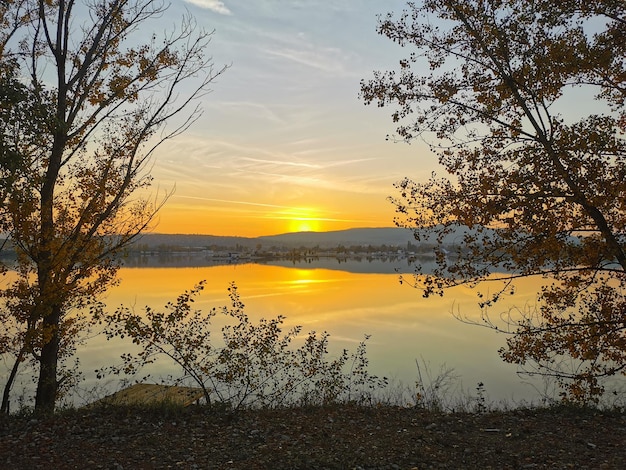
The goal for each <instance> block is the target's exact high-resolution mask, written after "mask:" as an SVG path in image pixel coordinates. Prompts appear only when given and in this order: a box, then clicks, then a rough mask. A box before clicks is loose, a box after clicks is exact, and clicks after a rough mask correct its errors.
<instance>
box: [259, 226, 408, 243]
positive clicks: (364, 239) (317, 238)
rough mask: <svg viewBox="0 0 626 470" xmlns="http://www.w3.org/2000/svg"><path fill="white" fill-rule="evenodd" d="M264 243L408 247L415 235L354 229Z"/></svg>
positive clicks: (290, 236)
mask: <svg viewBox="0 0 626 470" xmlns="http://www.w3.org/2000/svg"><path fill="white" fill-rule="evenodd" d="M258 239H259V240H260V241H261V242H262V243H269V244H270V245H276V244H282V245H284V246H293V247H299V246H305V247H313V246H316V245H317V246H319V247H320V248H326V247H336V246H338V245H344V246H350V245H365V246H367V245H372V246H380V245H389V246H406V244H407V242H409V241H415V239H414V238H413V233H412V232H411V230H409V229H405V228H394V227H386V228H353V229H348V230H336V231H332V232H296V233H283V234H281V235H273V236H267V237H259V238H258Z"/></svg>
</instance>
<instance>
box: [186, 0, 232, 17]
mask: <svg viewBox="0 0 626 470" xmlns="http://www.w3.org/2000/svg"><path fill="white" fill-rule="evenodd" d="M185 1H186V2H187V3H191V4H192V5H195V6H197V7H200V8H205V9H207V10H211V11H214V12H215V13H219V14H220V15H232V12H231V11H230V10H229V9H228V7H227V6H226V5H224V2H220V0H185Z"/></svg>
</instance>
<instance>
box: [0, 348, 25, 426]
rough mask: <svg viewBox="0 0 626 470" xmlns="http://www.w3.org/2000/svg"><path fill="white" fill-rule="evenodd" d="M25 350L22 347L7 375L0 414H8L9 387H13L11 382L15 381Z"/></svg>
mask: <svg viewBox="0 0 626 470" xmlns="http://www.w3.org/2000/svg"><path fill="white" fill-rule="evenodd" d="M24 353H25V348H24V347H22V349H20V352H19V354H18V355H17V357H16V358H15V363H14V364H13V367H12V368H11V373H10V374H9V378H8V379H7V383H6V384H5V386H4V392H3V394H2V408H0V413H3V414H9V397H10V395H11V387H13V382H14V381H15V377H16V376H17V370H18V369H19V367H20V364H21V362H22V359H23V357H24Z"/></svg>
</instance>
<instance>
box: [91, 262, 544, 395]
mask: <svg viewBox="0 0 626 470" xmlns="http://www.w3.org/2000/svg"><path fill="white" fill-rule="evenodd" d="M137 264H140V265H141V267H124V268H122V269H121V270H120V272H119V277H120V278H121V283H120V284H119V285H118V286H116V287H113V288H111V289H110V290H109V292H108V293H107V295H106V298H105V299H104V300H105V302H106V303H107V305H108V306H109V307H110V308H111V309H114V308H115V307H116V306H119V305H126V306H129V307H130V306H133V308H134V309H135V311H140V310H141V309H142V308H143V307H144V306H145V305H149V306H151V307H154V308H161V307H162V306H163V305H165V303H166V302H168V301H171V300H175V299H176V297H177V296H178V295H179V294H181V293H182V292H183V291H185V290H187V289H190V288H192V287H193V286H194V285H195V284H196V283H198V282H199V281H201V280H206V281H207V284H206V287H205V289H204V291H203V293H202V294H201V295H200V297H199V298H198V299H197V301H196V302H195V304H194V306H195V307H196V308H200V309H203V310H206V311H208V310H209V309H211V308H212V307H219V306H222V305H228V303H229V299H228V291H227V289H228V287H229V284H230V283H231V282H235V283H236V285H237V287H238V291H239V294H240V296H241V300H242V301H243V302H244V304H245V311H246V313H247V314H248V315H249V316H250V318H251V319H253V320H257V319H258V318H261V317H266V318H269V317H275V316H277V315H283V316H285V317H286V321H285V326H286V327H289V326H294V325H302V327H303V331H302V332H303V333H307V332H308V331H311V330H315V331H317V332H321V331H328V332H329V333H330V335H331V336H330V346H331V351H340V350H341V349H343V348H349V349H352V350H353V349H354V348H355V346H356V345H357V343H358V342H359V341H361V340H362V339H363V337H364V335H365V334H368V335H371V338H370V339H369V341H368V343H367V344H368V357H369V359H370V371H371V372H372V373H374V374H376V375H380V376H383V375H384V376H387V377H389V378H390V379H391V381H392V382H393V383H395V385H396V386H398V384H399V383H402V384H404V386H405V387H411V386H413V384H414V383H415V380H416V379H417V366H416V360H418V361H420V366H421V369H422V375H423V376H425V375H426V374H425V372H426V369H427V368H428V369H429V370H430V374H431V375H432V376H436V375H437V374H438V373H439V372H440V369H441V368H444V367H447V368H453V369H454V372H455V373H456V374H457V375H458V376H459V380H458V381H457V382H456V383H455V384H456V385H455V387H456V389H457V392H458V393H461V394H462V393H466V394H467V393H469V394H474V395H475V393H476V392H475V389H476V386H477V384H478V383H479V382H482V383H483V384H484V390H485V392H486V397H487V399H488V400H489V401H491V402H498V401H501V400H504V401H508V402H509V403H519V402H520V401H522V400H532V401H535V402H536V401H538V400H539V395H538V393H537V391H536V389H535V388H533V386H531V385H529V384H528V383H527V382H528V379H527V378H525V377H524V378H520V377H519V376H518V375H517V373H516V372H517V370H518V369H517V366H513V365H510V364H505V363H503V362H502V361H501V360H500V358H499V356H498V354H497V350H498V348H500V347H501V346H503V345H504V344H505V336H504V335H502V334H498V333H496V332H494V331H492V330H489V329H487V328H481V327H478V326H474V325H468V324H465V323H463V322H461V321H459V320H457V319H455V318H454V316H453V315H452V312H453V311H455V312H460V313H461V314H462V315H463V316H467V317H470V318H475V319H478V318H479V317H480V309H479V307H478V305H477V301H476V296H475V291H474V290H472V289H470V288H467V287H457V288H454V289H452V290H450V291H449V292H448V294H447V295H446V296H444V297H443V298H440V297H435V298H429V299H424V298H423V297H422V296H421V292H420V291H419V290H417V289H415V288H412V287H410V286H409V285H407V284H406V283H404V284H401V283H400V282H399V275H398V274H397V273H396V272H395V271H396V270H399V271H401V272H402V271H403V272H411V268H410V267H409V266H408V265H407V264H406V261H405V262H404V264H402V263H400V264H396V265H393V264H391V263H384V262H381V261H378V262H373V263H372V262H368V261H355V260H347V261H342V262H339V261H338V260H335V259H326V260H322V261H313V262H310V263H306V262H301V263H293V262H291V261H275V262H272V264H253V263H250V264H232V265H222V266H180V264H184V263H183V262H181V261H180V260H178V261H176V262H171V260H170V262H169V263H166V264H169V265H167V266H159V263H158V262H155V261H154V260H153V261H151V262H142V263H137ZM172 264H175V265H178V266H176V267H173V266H172ZM200 264H201V263H200ZM538 288H539V284H538V283H537V281H531V280H522V281H521V282H519V283H518V288H517V293H516V295H515V296H513V297H510V298H508V299H506V300H505V301H503V302H502V304H501V305H499V306H498V307H497V309H494V310H493V312H494V313H495V314H496V316H497V314H498V313H499V312H501V311H506V310H508V309H509V308H511V307H513V306H524V305H528V304H531V305H532V304H534V298H535V294H536V292H537V290H538ZM126 348H128V346H127V345H126V343H124V344H121V343H120V342H119V341H116V342H113V341H109V342H107V341H106V340H105V339H104V338H103V337H101V336H99V337H95V338H93V339H91V340H89V341H88V343H87V344H86V345H85V346H83V347H81V348H80V350H79V354H80V359H81V367H82V369H83V370H84V372H85V377H86V384H87V385H90V384H94V383H96V379H95V374H94V372H93V371H94V370H95V369H97V368H100V367H102V366H105V365H107V364H111V363H116V362H119V355H120V353H121V352H122V350H124V349H126ZM152 372H153V376H155V373H156V374H157V375H158V374H162V375H166V374H169V373H171V374H174V375H175V376H176V374H178V372H179V371H178V370H177V369H176V368H175V367H170V366H169V365H168V364H167V363H165V362H163V363H162V364H161V365H159V368H157V369H155V370H153V371H152ZM109 385H110V384H109ZM539 388H541V386H539Z"/></svg>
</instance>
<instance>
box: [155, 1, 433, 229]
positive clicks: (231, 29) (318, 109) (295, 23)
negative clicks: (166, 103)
mask: <svg viewBox="0 0 626 470" xmlns="http://www.w3.org/2000/svg"><path fill="white" fill-rule="evenodd" d="M405 5H406V2H405V1H399V0H387V1H385V2H380V1H373V0H339V1H335V2H328V1H326V0H295V1H287V0H254V1H244V0H223V1H216V0H189V1H188V2H183V1H182V0H174V2H173V3H172V6H171V8H170V10H169V11H168V15H167V20H170V21H172V22H173V21H179V18H180V17H181V16H182V15H183V14H184V11H185V9H187V10H188V11H189V12H190V13H191V14H192V15H193V16H194V17H195V18H196V20H197V22H198V25H199V26H201V27H203V28H205V29H208V30H213V29H215V34H214V36H213V39H212V42H211V45H210V48H209V51H208V52H209V54H210V55H212V57H213V59H214V63H215V65H216V67H219V66H221V65H224V64H230V65H231V67H230V68H229V69H228V70H227V71H226V73H225V74H224V75H222V76H221V77H219V79H218V80H216V82H215V83H214V84H213V86H212V90H213V91H212V93H210V94H209V95H207V96H206V97H204V98H203V100H202V107H203V108H204V114H203V116H202V117H201V118H200V119H199V120H198V121H197V122H196V123H195V124H194V125H193V126H192V128H191V129H189V130H188V131H187V132H186V133H185V134H184V135H182V136H180V137H178V138H176V139H175V140H173V141H170V142H168V143H167V144H166V145H164V146H163V147H161V148H160V149H159V151H158V152H157V154H156V157H155V160H154V167H153V169H152V174H153V176H154V178H155V179H154V187H153V189H152V190H153V192H154V194H155V195H158V194H163V193H164V192H166V191H169V190H171V189H172V188H173V187H175V193H174V195H173V196H172V197H171V198H170V199H169V200H168V202H167V204H166V206H165V207H164V208H163V209H162V211H161V213H160V215H159V221H158V225H157V226H156V227H155V228H154V231H155V232H161V233H200V234H213V235H241V236H260V235H270V234H277V233H284V232H291V231H303V230H313V231H328V230H340V229H345V228H351V227H385V226H393V217H394V208H393V206H392V205H391V204H390V203H389V202H388V200H387V197H388V196H390V195H392V194H394V188H393V183H394V182H396V181H398V180H399V179H401V178H402V177H404V176H410V177H412V178H414V179H425V178H427V177H428V175H429V174H430V172H431V171H432V170H433V169H435V168H436V159H435V158H434V157H433V156H432V155H431V154H430V153H429V151H428V149H427V148H426V147H425V146H423V145H422V144H420V143H413V144H411V145H406V144H402V143H392V142H388V141H386V140H385V137H386V135H387V134H392V133H393V132H394V125H393V123H392V121H391V118H390V114H391V108H390V109H378V108H376V107H375V106H365V105H364V104H363V102H362V101H361V100H360V99H359V82H360V80H361V79H369V78H370V77H371V76H372V72H373V71H374V70H383V69H390V68H392V67H393V68H395V67H396V64H397V62H398V59H399V58H400V57H401V55H402V53H403V52H406V51H402V49H401V48H400V47H399V46H397V45H395V44H393V43H392V42H391V41H389V40H388V39H386V38H384V37H382V36H380V35H378V34H377V33H376V24H377V17H378V15H379V14H385V13H387V12H389V11H393V12H395V13H399V12H401V11H402V9H403V8H404V7H405Z"/></svg>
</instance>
